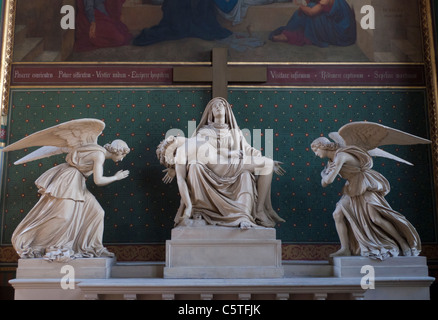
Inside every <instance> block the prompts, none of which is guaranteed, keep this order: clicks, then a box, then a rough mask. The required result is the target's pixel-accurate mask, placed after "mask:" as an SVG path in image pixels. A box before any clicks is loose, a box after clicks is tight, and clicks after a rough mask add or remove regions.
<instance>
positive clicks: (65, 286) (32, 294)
mask: <svg viewBox="0 0 438 320" xmlns="http://www.w3.org/2000/svg"><path fill="white" fill-rule="evenodd" d="M115 262H116V258H84V259H74V260H71V261H69V262H65V263H61V262H49V261H46V260H44V259H20V260H18V268H17V278H16V279H13V280H11V281H9V282H10V284H11V285H12V286H13V287H14V289H15V300H78V299H82V298H83V297H82V292H81V290H80V288H79V287H78V283H79V282H81V281H82V280H83V279H109V278H110V277H111V267H112V266H113V265H114V264H115Z"/></svg>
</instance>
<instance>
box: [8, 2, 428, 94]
mask: <svg viewBox="0 0 438 320" xmlns="http://www.w3.org/2000/svg"><path fill="white" fill-rule="evenodd" d="M315 8H317V9H315ZM7 9H8V10H9V12H8V19H7V23H8V24H9V27H8V31H7V32H8V35H9V44H8V46H9V47H8V48H7V49H6V50H8V52H9V54H8V55H7V58H8V60H9V62H10V63H11V64H12V65H13V68H12V71H11V79H10V81H11V85H36V84H38V85H143V84H155V85H157V84H158V85H171V84H172V83H173V73H172V72H173V66H175V65H181V64H183V65H188V64H192V65H193V64H194V65H211V51H212V49H213V48H217V47H222V48H226V49H227V50H228V55H227V58H228V63H229V64H230V65H233V64H234V65H254V64H255V65H262V66H266V67H267V79H266V82H265V83H263V84H264V85H267V86H309V85H311V86H321V85H323V86H330V85H336V86H339V85H345V86H400V85H409V86H424V85H425V77H426V75H425V70H424V61H425V56H424V53H425V52H429V51H428V50H426V49H427V48H424V46H425V45H426V46H429V45H430V43H429V42H427V41H426V40H427V39H426V38H427V37H428V36H429V35H428V32H429V30H431V29H430V28H429V27H428V26H427V24H428V23H430V21H426V20H427V17H428V16H429V15H424V14H423V13H422V12H427V11H428V10H430V3H429V2H428V1H420V2H417V1H408V0H404V1H402V4H401V3H400V1H395V0H385V1H378V0H336V1H334V0H331V1H328V4H326V5H321V4H319V2H318V1H316V2H315V1H310V0H308V3H307V2H306V1H303V0H286V1H285V0H243V1H242V0H239V1H237V0H236V1H223V0H208V1H192V0H179V1H175V0H165V1H164V0H142V1H141V0H105V1H96V0H90V1H84V0H69V1H64V2H62V3H57V4H55V5H54V4H53V2H50V1H49V0H36V1H32V2H29V1H24V0H12V1H8V5H7ZM312 10H314V11H312ZM425 10H426V11H425ZM310 12H312V13H310ZM315 12H316V13H315ZM425 19H426V20H425ZM92 26H94V27H92ZM93 30H94V31H93ZM327 30H331V31H330V32H328V31H327ZM292 66H293V67H292ZM8 67H9V65H6V68H8ZM5 80H6V79H5ZM199 82H202V80H200V81H199Z"/></svg>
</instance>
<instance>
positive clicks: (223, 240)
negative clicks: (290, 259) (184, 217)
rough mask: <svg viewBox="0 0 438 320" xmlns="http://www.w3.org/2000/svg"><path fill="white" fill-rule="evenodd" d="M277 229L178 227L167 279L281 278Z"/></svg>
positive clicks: (168, 258) (169, 243)
mask: <svg viewBox="0 0 438 320" xmlns="http://www.w3.org/2000/svg"><path fill="white" fill-rule="evenodd" d="M283 275H284V271H283V267H282V265H281V241H280V240H276V230H275V229H273V228H251V229H248V230H241V229H239V228H227V227H215V226H205V227H177V228H174V229H173V230H172V235H171V240H168V241H166V267H165V268H164V277H165V278H191V279H208V278H219V279H225V278H246V279H248V278H281V277H283Z"/></svg>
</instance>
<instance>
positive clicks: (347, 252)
mask: <svg viewBox="0 0 438 320" xmlns="http://www.w3.org/2000/svg"><path fill="white" fill-rule="evenodd" d="M346 256H347V257H348V256H351V251H350V249H348V248H341V249H339V250H338V251H336V252H334V253H332V254H331V255H330V257H331V258H333V257H346Z"/></svg>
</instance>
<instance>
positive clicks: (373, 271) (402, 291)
mask: <svg viewBox="0 0 438 320" xmlns="http://www.w3.org/2000/svg"><path fill="white" fill-rule="evenodd" d="M333 273H334V276H335V277H339V278H357V281H358V282H360V283H361V286H362V287H363V288H364V289H366V292H365V295H364V298H365V299H366V300H429V299H430V285H431V284H432V282H433V281H434V280H435V279H434V278H432V277H429V276H428V267H427V260H426V257H392V258H388V259H386V260H384V261H380V260H374V259H369V258H366V257H335V258H333Z"/></svg>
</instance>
